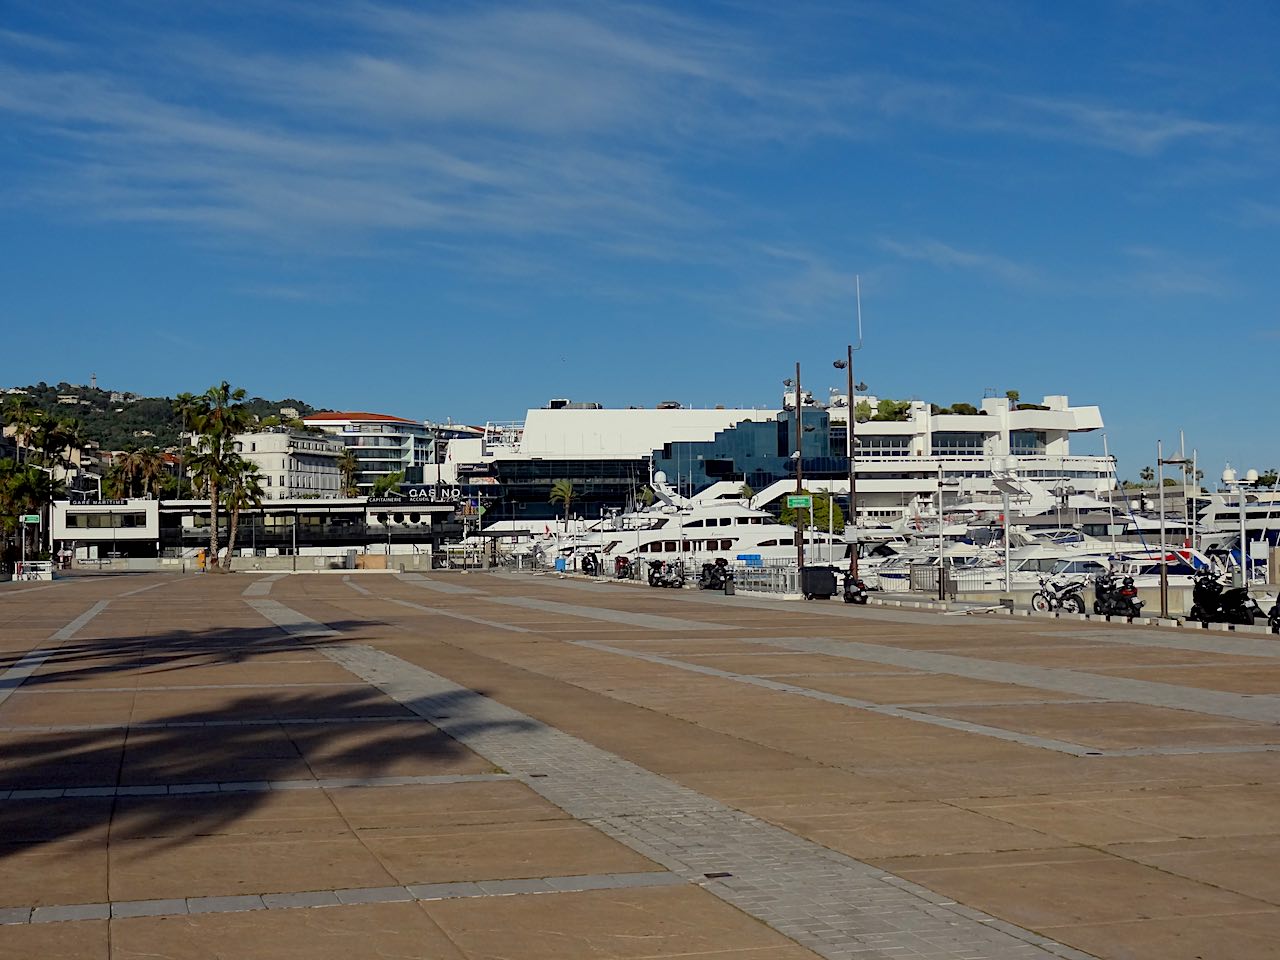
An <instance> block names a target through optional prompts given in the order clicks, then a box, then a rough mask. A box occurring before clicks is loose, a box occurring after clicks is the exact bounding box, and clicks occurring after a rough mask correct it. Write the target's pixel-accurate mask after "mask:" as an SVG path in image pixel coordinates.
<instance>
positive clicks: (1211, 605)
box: [1187, 570, 1275, 627]
mask: <svg viewBox="0 0 1280 960" xmlns="http://www.w3.org/2000/svg"><path fill="white" fill-rule="evenodd" d="M1272 613H1273V614H1274V613H1275V610H1272ZM1262 616H1266V615H1265V614H1264V613H1263V612H1262V608H1261V607H1259V606H1258V601H1257V600H1255V599H1253V597H1251V596H1249V588H1248V587H1224V586H1223V585H1222V582H1221V581H1220V580H1219V579H1218V578H1217V577H1215V576H1214V575H1213V574H1212V573H1211V572H1209V571H1208V570H1202V571H1200V572H1199V573H1197V574H1196V578H1195V583H1194V586H1192V588H1191V612H1190V613H1189V614H1188V615H1187V619H1188V620H1199V621H1200V622H1201V623H1202V624H1203V625H1204V626H1206V627H1207V626H1208V625H1209V624H1210V623H1239V624H1245V625H1249V626H1251V625H1252V624H1253V623H1254V620H1255V618H1256V617H1262ZM1268 622H1270V618H1268Z"/></svg>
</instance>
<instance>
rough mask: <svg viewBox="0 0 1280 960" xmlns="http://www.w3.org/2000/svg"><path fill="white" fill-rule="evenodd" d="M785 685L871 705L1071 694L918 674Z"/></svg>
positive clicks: (807, 679)
mask: <svg viewBox="0 0 1280 960" xmlns="http://www.w3.org/2000/svg"><path fill="white" fill-rule="evenodd" d="M787 682H788V683H793V684H796V685H797V686H802V687H810V688H812V689H814V690H825V691H826V692H828V693H836V694H839V695H840V696H842V697H853V698H855V699H858V700H870V701H871V702H872V703H969V702H974V701H977V702H982V701H993V702H1000V701H1018V700H1029V701H1038V700H1069V699H1077V698H1076V697H1075V696H1074V695H1072V694H1066V693H1054V692H1053V691H1050V690H1040V689H1037V688H1035V687H1023V686H1018V685H1016V684H1012V683H988V682H986V681H983V680H970V679H968V678H962V677H942V676H936V675H930V674H920V675H917V676H910V677H865V678H858V677H805V678H801V679H790V680H788V681H787Z"/></svg>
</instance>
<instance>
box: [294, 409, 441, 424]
mask: <svg viewBox="0 0 1280 960" xmlns="http://www.w3.org/2000/svg"><path fill="white" fill-rule="evenodd" d="M302 419H303V420H304V421H306V420H390V421H392V422H394V423H417V422H418V421H417V420H406V419H405V418H404V417H391V416H388V415H387V414H385V413H361V412H358V411H355V412H346V413H340V412H334V411H325V412H324V413H309V414H307V415H306V416H305V417H303V418H302Z"/></svg>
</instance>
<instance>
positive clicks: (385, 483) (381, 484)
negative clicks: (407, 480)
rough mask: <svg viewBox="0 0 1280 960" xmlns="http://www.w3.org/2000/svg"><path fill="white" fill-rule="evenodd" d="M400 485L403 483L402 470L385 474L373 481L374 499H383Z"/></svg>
mask: <svg viewBox="0 0 1280 960" xmlns="http://www.w3.org/2000/svg"><path fill="white" fill-rule="evenodd" d="M402 483H404V471H403V470H397V471H396V472H395V473H385V474H383V475H382V476H380V477H379V478H378V479H377V480H375V481H373V495H374V496H375V497H385V496H386V495H387V494H389V493H395V492H396V489H397V488H398V487H399V486H400V484H402Z"/></svg>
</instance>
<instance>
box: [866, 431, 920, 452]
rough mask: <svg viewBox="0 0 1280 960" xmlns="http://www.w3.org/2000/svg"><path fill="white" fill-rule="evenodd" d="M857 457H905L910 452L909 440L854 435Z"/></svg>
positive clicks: (896, 437)
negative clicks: (856, 444)
mask: <svg viewBox="0 0 1280 960" xmlns="http://www.w3.org/2000/svg"><path fill="white" fill-rule="evenodd" d="M854 438H855V439H856V440H857V443H858V452H857V455H858V456H859V457H867V458H874V457H905V456H907V455H908V454H909V453H910V452H911V438H910V437H908V436H893V435H889V434H877V433H855V434H854Z"/></svg>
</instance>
